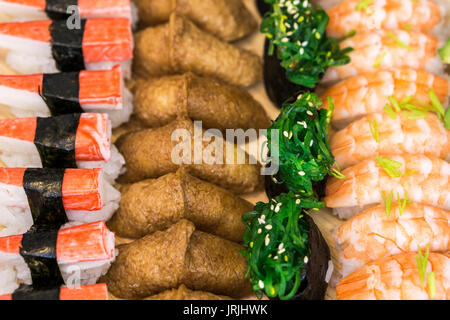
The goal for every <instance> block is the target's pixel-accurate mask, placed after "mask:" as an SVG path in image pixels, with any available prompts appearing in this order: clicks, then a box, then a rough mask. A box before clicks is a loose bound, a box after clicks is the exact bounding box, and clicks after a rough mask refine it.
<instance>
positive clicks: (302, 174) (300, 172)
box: [298, 171, 306, 177]
mask: <svg viewBox="0 0 450 320" xmlns="http://www.w3.org/2000/svg"><path fill="white" fill-rule="evenodd" d="M298 174H299V175H301V176H302V177H303V176H304V175H305V174H306V173H305V171H299V172H298Z"/></svg>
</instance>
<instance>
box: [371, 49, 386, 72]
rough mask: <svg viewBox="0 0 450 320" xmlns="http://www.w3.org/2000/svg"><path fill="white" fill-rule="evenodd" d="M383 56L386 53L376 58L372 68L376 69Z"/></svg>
mask: <svg viewBox="0 0 450 320" xmlns="http://www.w3.org/2000/svg"><path fill="white" fill-rule="evenodd" d="M385 56H386V52H383V54H382V55H381V56H379V57H378V58H377V60H376V61H375V63H374V64H373V68H375V69H378V68H379V67H380V64H381V62H382V61H383V59H384V57H385Z"/></svg>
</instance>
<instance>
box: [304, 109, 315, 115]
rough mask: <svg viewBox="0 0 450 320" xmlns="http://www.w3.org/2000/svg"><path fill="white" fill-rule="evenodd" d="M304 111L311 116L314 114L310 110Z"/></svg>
mask: <svg viewBox="0 0 450 320" xmlns="http://www.w3.org/2000/svg"><path fill="white" fill-rule="evenodd" d="M306 113H307V114H308V115H309V116H313V115H314V114H313V113H312V112H311V111H309V110H308V111H306Z"/></svg>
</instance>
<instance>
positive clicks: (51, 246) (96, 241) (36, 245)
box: [0, 221, 116, 294]
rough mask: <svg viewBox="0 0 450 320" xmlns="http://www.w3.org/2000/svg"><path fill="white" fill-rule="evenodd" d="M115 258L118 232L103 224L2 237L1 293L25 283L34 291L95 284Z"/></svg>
mask: <svg viewBox="0 0 450 320" xmlns="http://www.w3.org/2000/svg"><path fill="white" fill-rule="evenodd" d="M115 256H116V251H115V248H114V233H112V232H111V231H109V230H108V228H107V227H106V225H105V223H104V222H103V221H98V222H93V223H90V224H83V225H78V226H63V227H62V228H61V229H59V230H58V229H51V228H38V229H36V230H33V231H32V232H28V233H25V234H23V235H16V236H9V237H2V238H0V275H1V277H0V294H11V293H13V292H14V291H15V290H16V289H17V288H19V286H20V285H22V284H24V285H32V286H33V288H34V289H40V288H48V287H54V286H61V285H64V284H65V285H67V286H69V287H76V286H82V285H91V284H95V283H96V282H97V280H98V278H99V277H100V276H102V275H103V274H105V273H106V272H107V271H108V269H109V266H110V265H111V263H112V262H113V261H114V259H115ZM43 270H44V271H45V272H42V271H43Z"/></svg>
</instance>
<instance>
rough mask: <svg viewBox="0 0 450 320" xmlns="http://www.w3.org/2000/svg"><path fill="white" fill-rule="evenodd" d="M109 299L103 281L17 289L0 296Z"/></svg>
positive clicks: (15, 297)
mask: <svg viewBox="0 0 450 320" xmlns="http://www.w3.org/2000/svg"><path fill="white" fill-rule="evenodd" d="M31 299H33V300H35V299H39V300H78V301H80V300H97V301H100V300H109V297H108V286H107V285H106V284H104V283H99V284H93V285H88V286H79V287H62V288H57V289H50V290H37V291H32V290H30V291H28V292H27V291H25V292H23V293H22V292H21V290H17V291H15V292H14V293H12V294H5V295H1V296H0V300H31Z"/></svg>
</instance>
